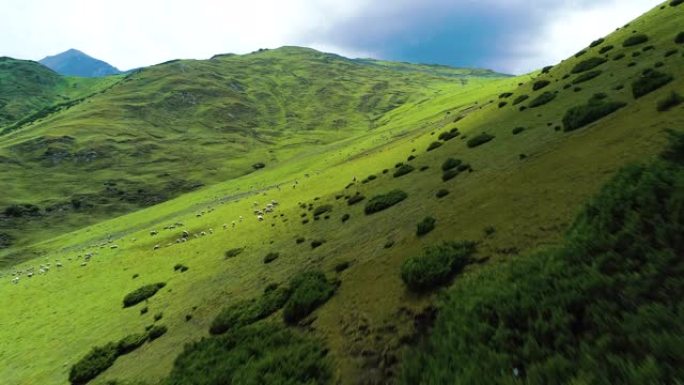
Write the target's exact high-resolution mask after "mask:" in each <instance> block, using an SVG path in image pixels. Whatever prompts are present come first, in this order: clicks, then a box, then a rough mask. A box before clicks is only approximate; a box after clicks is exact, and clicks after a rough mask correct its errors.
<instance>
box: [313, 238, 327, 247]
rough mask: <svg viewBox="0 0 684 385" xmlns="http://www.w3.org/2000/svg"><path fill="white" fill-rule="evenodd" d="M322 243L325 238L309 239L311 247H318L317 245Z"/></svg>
mask: <svg viewBox="0 0 684 385" xmlns="http://www.w3.org/2000/svg"><path fill="white" fill-rule="evenodd" d="M324 243H325V240H323V239H314V240H313V241H311V248H312V249H315V248H318V247H320V246H322V245H323V244H324Z"/></svg>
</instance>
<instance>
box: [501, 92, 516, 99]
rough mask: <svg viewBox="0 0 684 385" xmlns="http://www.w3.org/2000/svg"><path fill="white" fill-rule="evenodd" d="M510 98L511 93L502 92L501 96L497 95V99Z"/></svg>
mask: <svg viewBox="0 0 684 385" xmlns="http://www.w3.org/2000/svg"><path fill="white" fill-rule="evenodd" d="M511 96H513V93H512V92H504V93H502V94H501V95H499V99H506V98H509V97H511Z"/></svg>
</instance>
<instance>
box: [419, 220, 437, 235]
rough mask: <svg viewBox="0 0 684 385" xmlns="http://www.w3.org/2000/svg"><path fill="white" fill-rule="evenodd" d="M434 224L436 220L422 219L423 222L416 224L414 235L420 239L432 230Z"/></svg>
mask: <svg viewBox="0 0 684 385" xmlns="http://www.w3.org/2000/svg"><path fill="white" fill-rule="evenodd" d="M436 222H437V220H436V219H435V218H433V217H425V218H423V220H422V221H420V222H418V224H417V225H416V235H417V236H419V237H422V236H423V235H425V234H427V233H429V232H430V231H432V230H434V229H435V223H436Z"/></svg>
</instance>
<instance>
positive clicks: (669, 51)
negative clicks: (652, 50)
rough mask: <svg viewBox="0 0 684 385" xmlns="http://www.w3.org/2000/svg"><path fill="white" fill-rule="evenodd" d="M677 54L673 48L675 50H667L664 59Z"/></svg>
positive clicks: (676, 50)
mask: <svg viewBox="0 0 684 385" xmlns="http://www.w3.org/2000/svg"><path fill="white" fill-rule="evenodd" d="M677 52H679V50H678V49H676V48H675V49H671V50H668V51H667V52H665V57H670V56H672V55H675V54H676V53H677Z"/></svg>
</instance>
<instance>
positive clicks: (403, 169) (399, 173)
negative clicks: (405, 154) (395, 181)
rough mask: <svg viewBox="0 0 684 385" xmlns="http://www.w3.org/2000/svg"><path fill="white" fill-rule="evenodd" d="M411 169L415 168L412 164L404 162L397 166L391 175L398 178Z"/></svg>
mask: <svg viewBox="0 0 684 385" xmlns="http://www.w3.org/2000/svg"><path fill="white" fill-rule="evenodd" d="M413 170H415V168H414V167H413V166H411V165H410V164H405V165H403V166H401V167H399V168H398V169H397V170H396V171H395V172H394V175H393V176H394V177H395V178H399V177H400V176H404V175H406V174H408V173H410V172H412V171H413Z"/></svg>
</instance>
